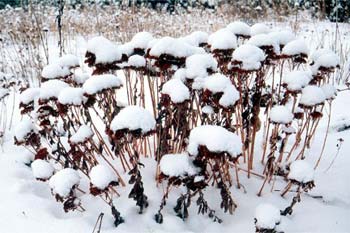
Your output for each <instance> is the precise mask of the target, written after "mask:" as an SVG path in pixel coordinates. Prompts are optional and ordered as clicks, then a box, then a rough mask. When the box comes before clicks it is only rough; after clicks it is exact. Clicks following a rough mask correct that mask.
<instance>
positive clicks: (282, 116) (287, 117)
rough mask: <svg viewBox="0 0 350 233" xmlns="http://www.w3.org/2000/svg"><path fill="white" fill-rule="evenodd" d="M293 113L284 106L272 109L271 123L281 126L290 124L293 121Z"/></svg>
mask: <svg viewBox="0 0 350 233" xmlns="http://www.w3.org/2000/svg"><path fill="white" fill-rule="evenodd" d="M293 117H294V115H293V113H292V112H291V111H290V110H289V108H288V107H286V106H284V105H277V106H274V107H272V108H271V111H270V116H269V118H270V121H272V122H274V123H279V124H288V123H290V122H292V120H293Z"/></svg>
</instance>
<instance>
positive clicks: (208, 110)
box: [202, 105, 214, 115]
mask: <svg viewBox="0 0 350 233" xmlns="http://www.w3.org/2000/svg"><path fill="white" fill-rule="evenodd" d="M202 112H203V113H205V114H207V115H210V114H213V113H214V109H213V107H212V106H209V105H206V106H204V107H203V108H202Z"/></svg>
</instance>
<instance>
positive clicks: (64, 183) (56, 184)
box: [49, 168, 80, 197]
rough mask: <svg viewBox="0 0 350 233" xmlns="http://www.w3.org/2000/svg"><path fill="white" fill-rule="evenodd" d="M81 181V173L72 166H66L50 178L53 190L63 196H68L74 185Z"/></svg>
mask: <svg viewBox="0 0 350 233" xmlns="http://www.w3.org/2000/svg"><path fill="white" fill-rule="evenodd" d="M79 183H80V176H79V173H78V171H76V170H74V169H72V168H64V169H62V170H60V171H58V172H57V173H56V174H55V175H53V176H52V177H51V178H50V180H49V186H50V187H51V189H52V191H53V192H54V193H55V194H58V195H59V196H61V197H67V196H68V195H69V193H70V191H71V190H72V188H73V186H75V185H79Z"/></svg>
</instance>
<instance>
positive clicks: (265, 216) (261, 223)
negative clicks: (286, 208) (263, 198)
mask: <svg viewBox="0 0 350 233" xmlns="http://www.w3.org/2000/svg"><path fill="white" fill-rule="evenodd" d="M255 219H256V226H257V227H258V228H259V229H268V230H272V229H274V228H275V226H276V224H278V223H279V222H280V221H281V215H280V210H279V209H278V208H277V207H275V206H273V205H271V204H268V203H263V204H260V205H258V206H257V207H256V209H255Z"/></svg>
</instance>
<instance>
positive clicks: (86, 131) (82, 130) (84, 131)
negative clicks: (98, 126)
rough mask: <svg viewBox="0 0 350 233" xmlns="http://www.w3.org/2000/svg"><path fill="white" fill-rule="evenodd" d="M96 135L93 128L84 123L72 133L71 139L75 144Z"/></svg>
mask: <svg viewBox="0 0 350 233" xmlns="http://www.w3.org/2000/svg"><path fill="white" fill-rule="evenodd" d="M93 135H94V133H93V132H92V130H91V128H90V127H89V126H87V125H82V126H80V127H79V129H78V130H77V132H76V133H75V134H73V135H72V137H71V138H70V139H69V141H70V142H71V143H73V144H78V143H82V142H84V141H86V140H87V139H89V138H91V137H92V136H93Z"/></svg>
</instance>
